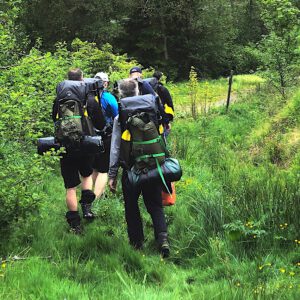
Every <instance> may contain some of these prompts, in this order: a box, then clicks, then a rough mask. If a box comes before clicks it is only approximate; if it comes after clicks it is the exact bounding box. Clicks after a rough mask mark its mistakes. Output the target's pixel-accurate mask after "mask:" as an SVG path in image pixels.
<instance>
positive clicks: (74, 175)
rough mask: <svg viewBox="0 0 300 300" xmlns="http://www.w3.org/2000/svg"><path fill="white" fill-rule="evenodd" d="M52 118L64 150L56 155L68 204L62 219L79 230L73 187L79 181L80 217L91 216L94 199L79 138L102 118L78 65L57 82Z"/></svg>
mask: <svg viewBox="0 0 300 300" xmlns="http://www.w3.org/2000/svg"><path fill="white" fill-rule="evenodd" d="M100 84H101V82H100ZM52 118H53V121H54V122H55V138H56V141H57V142H58V143H60V145H62V146H64V147H65V150H66V153H64V154H62V157H61V159H60V168H61V175H62V177H63V180H64V185H65V188H66V204H67V208H68V211H67V213H66V219H67V222H68V223H69V225H70V232H73V233H75V234H81V233H82V228H81V224H80V223H81V218H80V215H79V212H78V208H77V205H78V204H77V196H76V188H77V186H78V185H79V184H80V183H81V199H80V201H79V202H80V204H81V208H82V213H83V218H85V219H87V220H91V219H93V218H94V217H95V215H94V214H93V212H92V211H91V206H92V202H93V201H94V199H95V194H94V192H93V191H92V186H93V180H92V176H91V175H92V173H93V169H92V162H93V158H94V155H93V154H90V153H89V152H84V151H83V149H84V148H83V147H82V145H83V144H82V141H83V140H84V137H86V136H92V135H94V131H93V130H94V127H97V129H99V130H101V129H103V128H104V125H105V121H104V117H103V113H102V111H101V109H100V106H99V103H97V102H96V98H95V97H94V96H93V95H90V94H89V91H87V85H86V83H85V82H84V80H83V72H82V71H81V70H80V69H79V68H76V69H71V70H70V71H69V72H68V80H65V81H63V82H61V83H60V84H59V85H58V86H57V96H56V99H55V100H54V103H53V109H52ZM93 120H96V121H93ZM80 176H81V178H82V179H81V178H80Z"/></svg>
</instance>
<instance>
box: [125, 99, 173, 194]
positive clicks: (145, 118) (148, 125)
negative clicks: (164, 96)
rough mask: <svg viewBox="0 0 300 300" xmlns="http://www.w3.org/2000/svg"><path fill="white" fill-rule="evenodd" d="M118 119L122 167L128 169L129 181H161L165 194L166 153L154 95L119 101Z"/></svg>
mask: <svg viewBox="0 0 300 300" xmlns="http://www.w3.org/2000/svg"><path fill="white" fill-rule="evenodd" d="M119 118H120V122H121V131H122V137H121V153H120V156H121V164H122V165H123V166H124V167H125V168H127V169H129V170H128V178H129V181H130V182H131V183H132V184H133V185H137V184H140V183H143V182H144V181H146V180H147V181H157V179H159V178H160V180H161V181H162V182H163V184H164V186H165V187H166V189H167V190H168V187H167V183H166V180H165V178H164V174H163V168H162V167H163V165H164V163H165V161H166V157H167V156H168V151H167V149H166V144H165V141H164V139H163V137H162V133H163V131H162V129H163V128H162V124H161V117H160V114H159V109H158V104H157V99H156V98H155V97H154V96H153V95H143V96H135V97H128V98H124V99H121V100H120V113H119ZM152 170H155V171H154V172H153V171H152ZM152 175H154V177H153V176H152Z"/></svg>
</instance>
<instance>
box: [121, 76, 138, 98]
mask: <svg viewBox="0 0 300 300" xmlns="http://www.w3.org/2000/svg"><path fill="white" fill-rule="evenodd" d="M118 89H119V94H120V97H121V98H126V97H133V96H137V95H138V94H139V87H138V83H137V81H136V80H134V79H132V78H128V79H123V80H121V81H120V82H119V86H118Z"/></svg>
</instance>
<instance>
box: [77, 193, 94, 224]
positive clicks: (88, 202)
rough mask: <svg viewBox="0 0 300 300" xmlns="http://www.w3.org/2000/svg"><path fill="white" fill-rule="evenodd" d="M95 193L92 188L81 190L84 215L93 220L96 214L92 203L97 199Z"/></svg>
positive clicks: (85, 217)
mask: <svg viewBox="0 0 300 300" xmlns="http://www.w3.org/2000/svg"><path fill="white" fill-rule="evenodd" d="M95 197H96V196H95V194H94V193H93V192H92V191H91V190H83V191H82V192H81V200H80V201H79V203H80V204H81V209H82V216H83V218H84V219H86V220H93V219H94V218H95V217H96V215H95V214H94V213H93V212H92V203H93V201H94V200H95Z"/></svg>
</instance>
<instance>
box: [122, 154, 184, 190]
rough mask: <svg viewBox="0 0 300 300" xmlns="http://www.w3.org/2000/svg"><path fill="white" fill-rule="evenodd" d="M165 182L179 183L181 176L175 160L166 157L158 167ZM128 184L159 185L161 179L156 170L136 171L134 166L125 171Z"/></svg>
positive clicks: (178, 165)
mask: <svg viewBox="0 0 300 300" xmlns="http://www.w3.org/2000/svg"><path fill="white" fill-rule="evenodd" d="M160 167H161V171H162V174H163V177H164V179H165V181H166V182H175V181H179V180H180V178H181V176H182V169H181V167H180V164H179V162H178V160H177V159H175V158H171V157H168V158H166V160H165V162H164V163H163V164H162V165H161V166H160ZM127 174H128V180H129V183H130V184H132V185H133V186H139V185H141V184H144V183H151V184H159V183H162V178H161V176H160V174H159V170H158V169H157V168H154V169H151V170H142V171H141V170H136V169H135V168H134V166H133V167H132V168H131V169H130V170H129V171H127Z"/></svg>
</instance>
